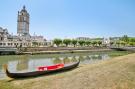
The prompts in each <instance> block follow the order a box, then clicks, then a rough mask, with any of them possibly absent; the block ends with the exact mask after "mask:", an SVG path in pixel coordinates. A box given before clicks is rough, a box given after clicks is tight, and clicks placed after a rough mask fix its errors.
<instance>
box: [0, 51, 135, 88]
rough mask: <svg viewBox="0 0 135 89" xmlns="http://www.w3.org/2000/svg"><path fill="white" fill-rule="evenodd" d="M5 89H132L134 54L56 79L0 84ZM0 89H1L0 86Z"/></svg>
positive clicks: (60, 75)
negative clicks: (7, 86) (5, 86)
mask: <svg viewBox="0 0 135 89" xmlns="http://www.w3.org/2000/svg"><path fill="white" fill-rule="evenodd" d="M0 84H3V85H4V84H5V85H6V84H7V85H9V87H10V88H7V89H11V87H12V89H14V88H16V89H135V53H134V54H129V55H126V56H121V57H116V58H113V59H111V60H105V61H100V62H98V63H96V64H89V65H80V66H79V67H78V68H76V69H74V70H72V71H68V72H64V73H58V74H55V75H49V76H42V77H37V78H30V79H24V80H14V81H11V82H7V80H4V81H0ZM0 89H2V88H1V86H0Z"/></svg>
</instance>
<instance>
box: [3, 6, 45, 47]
mask: <svg viewBox="0 0 135 89" xmlns="http://www.w3.org/2000/svg"><path fill="white" fill-rule="evenodd" d="M29 18H30V15H29V13H28V12H27V10H26V8H25V6H23V8H22V10H21V11H18V18H17V35H11V34H9V33H8V30H7V29H3V28H2V27H0V47H32V46H33V43H34V42H36V43H37V44H39V45H38V46H42V47H43V46H47V43H46V42H47V41H46V39H44V37H43V36H31V35H30V33H29V23H30V20H29Z"/></svg>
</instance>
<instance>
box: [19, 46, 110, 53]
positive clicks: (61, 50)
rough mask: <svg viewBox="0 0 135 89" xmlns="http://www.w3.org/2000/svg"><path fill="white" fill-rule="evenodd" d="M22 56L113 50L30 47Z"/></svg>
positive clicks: (108, 49)
mask: <svg viewBox="0 0 135 89" xmlns="http://www.w3.org/2000/svg"><path fill="white" fill-rule="evenodd" d="M22 50H23V52H21V53H20V54H57V53H58V54H59V53H60V54H61V53H79V52H93V51H110V50H112V49H110V48H105V47H29V48H22Z"/></svg>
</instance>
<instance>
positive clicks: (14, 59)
mask: <svg viewBox="0 0 135 89" xmlns="http://www.w3.org/2000/svg"><path fill="white" fill-rule="evenodd" d="M109 58H110V56H109V55H108V53H102V54H101V53H100V54H96V53H95V54H90V53H80V54H79V53H78V54H57V55H56V54H55V55H53V54H52V55H21V56H20V55H17V56H7V57H0V79H1V78H2V77H4V72H3V69H2V64H5V63H6V64H8V68H9V70H10V71H11V72H26V71H34V70H37V67H38V66H48V65H53V64H58V63H64V64H68V63H72V62H76V61H78V59H80V61H81V63H82V64H88V63H95V62H96V61H99V60H105V59H109Z"/></svg>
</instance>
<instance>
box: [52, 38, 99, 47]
mask: <svg viewBox="0 0 135 89" xmlns="http://www.w3.org/2000/svg"><path fill="white" fill-rule="evenodd" d="M53 44H55V45H56V46H57V47H59V46H66V47H68V46H69V45H70V46H73V47H76V46H81V47H84V46H85V47H86V46H101V45H102V41H100V40H98V41H97V40H94V41H91V40H88V41H84V40H76V39H63V40H62V39H58V38H56V39H54V40H53Z"/></svg>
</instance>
